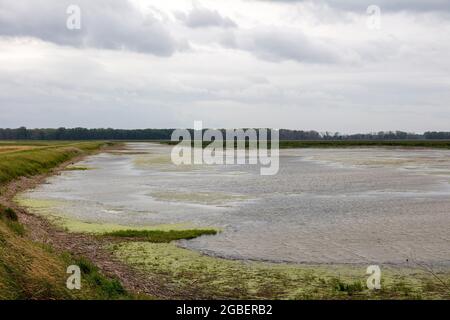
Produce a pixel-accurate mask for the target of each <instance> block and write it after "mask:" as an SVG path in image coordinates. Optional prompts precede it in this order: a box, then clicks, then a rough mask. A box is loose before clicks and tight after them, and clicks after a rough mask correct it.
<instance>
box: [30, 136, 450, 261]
mask: <svg viewBox="0 0 450 320" xmlns="http://www.w3.org/2000/svg"><path fill="white" fill-rule="evenodd" d="M128 148H129V149H130V151H131V152H124V153H122V154H121V153H114V154H99V155H95V156H92V157H89V158H87V159H86V160H85V161H83V162H81V163H79V164H77V165H80V166H87V167H89V168H92V169H91V170H85V171H67V172H64V173H63V174H61V175H59V176H55V177H51V178H49V180H48V183H47V184H44V185H41V186H40V187H38V188H37V189H35V190H33V191H31V192H28V193H26V194H24V195H22V197H24V198H26V199H28V200H29V203H31V204H32V202H33V200H35V201H36V203H37V202H39V201H40V204H41V205H42V203H44V202H43V200H45V201H46V202H45V203H46V205H47V206H48V208H47V209H48V210H53V211H54V213H56V214H62V215H64V216H66V217H70V218H71V219H77V220H80V221H83V222H89V223H94V222H95V223H109V224H120V225H125V226H140V227H142V226H145V225H153V226H154V225H155V224H165V225H167V224H189V225H194V226H199V227H205V226H213V227H218V228H221V229H222V230H223V232H222V233H221V234H219V235H217V236H212V237H211V236H208V237H201V238H197V239H194V240H190V241H182V242H181V243H180V245H181V246H183V247H188V248H192V249H195V250H199V251H201V252H205V253H208V254H211V255H218V256H222V257H228V258H236V259H254V260H269V261H286V262H295V263H364V264H366V263H378V264H382V263H384V264H386V263H393V264H403V263H405V262H406V259H408V260H409V261H425V262H427V263H429V264H432V265H445V266H448V265H450V232H449V230H450V185H449V183H450V151H448V150H426V149H399V148H396V149H392V148H391V149H384V148H367V149H362V148H360V149H295V150H294V149H290V150H282V151H281V159H280V171H279V173H278V174H277V175H275V176H261V175H260V174H259V167H258V166H248V165H239V166H238V165H236V166H184V167H176V166H174V165H173V164H172V163H171V162H170V156H169V155H170V150H171V148H170V147H168V146H162V145H157V144H150V143H130V144H129V145H128Z"/></svg>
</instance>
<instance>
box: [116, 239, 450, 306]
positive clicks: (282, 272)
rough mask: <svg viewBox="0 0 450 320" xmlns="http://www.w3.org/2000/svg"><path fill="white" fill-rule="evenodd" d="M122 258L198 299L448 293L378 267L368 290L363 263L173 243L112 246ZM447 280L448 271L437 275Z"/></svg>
mask: <svg viewBox="0 0 450 320" xmlns="http://www.w3.org/2000/svg"><path fill="white" fill-rule="evenodd" d="M111 250H112V251H113V252H114V254H115V255H116V256H117V257H118V258H119V259H120V260H121V261H123V262H125V263H127V264H129V265H131V266H132V267H134V268H136V269H138V270H140V271H143V272H145V273H146V274H148V276H149V277H152V278H154V279H157V280H155V281H159V282H160V283H158V285H160V286H162V288H167V289H168V290H171V288H177V290H178V291H179V295H180V297H186V296H189V297H192V298H199V299H202V298H203V299H208V298H209V299H227V298H235V299H386V298H390V299H424V298H426V299H435V298H448V297H449V296H450V291H449V290H448V287H445V286H444V285H442V283H440V282H439V281H438V280H437V279H436V278H434V277H433V276H432V275H430V274H427V273H426V272H424V271H422V270H416V269H399V268H394V267H383V266H382V267H381V268H382V278H381V283H382V289H381V290H376V291H372V290H369V289H367V287H366V281H367V277H368V276H367V275H366V274H365V272H366V267H367V266H341V265H294V264H275V263H263V262H251V261H239V260H227V259H222V258H216V257H211V256H205V255H202V254H201V253H198V252H195V251H191V250H187V249H183V248H179V247H177V246H176V245H175V244H173V243H149V242H123V243H120V244H115V245H111ZM439 276H440V278H441V279H444V281H447V283H450V282H449V280H450V274H449V273H448V272H447V273H443V274H441V275H439Z"/></svg>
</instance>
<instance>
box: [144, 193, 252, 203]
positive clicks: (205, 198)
mask: <svg viewBox="0 0 450 320" xmlns="http://www.w3.org/2000/svg"><path fill="white" fill-rule="evenodd" d="M150 196H151V197H153V198H154V199H156V200H160V201H171V202H185V203H186V202H187V203H194V204H204V205H218V204H224V203H226V202H233V201H242V200H246V199H248V197H244V196H241V195H234V194H227V193H222V192H179V191H164V192H153V193H151V194H150Z"/></svg>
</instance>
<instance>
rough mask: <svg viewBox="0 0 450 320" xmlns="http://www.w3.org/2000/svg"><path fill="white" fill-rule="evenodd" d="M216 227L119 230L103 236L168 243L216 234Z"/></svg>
mask: <svg viewBox="0 0 450 320" xmlns="http://www.w3.org/2000/svg"><path fill="white" fill-rule="evenodd" d="M215 234H217V230H214V229H192V230H170V231H161V230H119V231H113V232H107V233H104V234H103V236H107V237H117V238H133V239H139V240H146V241H149V242H153V243H168V242H171V241H175V240H181V239H194V238H197V237H200V236H202V235H215Z"/></svg>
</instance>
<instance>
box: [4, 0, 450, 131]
mask: <svg viewBox="0 0 450 320" xmlns="http://www.w3.org/2000/svg"><path fill="white" fill-rule="evenodd" d="M70 5H76V6H78V7H79V8H80V13H81V15H80V17H81V20H80V21H81V28H80V29H69V28H67V20H68V19H69V22H73V21H74V20H73V19H71V18H72V17H73V16H72V17H71V16H70V14H68V13H67V9H68V7H69V6H70ZM369 5H377V6H378V7H379V8H380V9H381V12H380V13H381V15H380V17H379V19H377V11H376V10H369V13H368V12H367V9H368V6H369ZM194 120H203V123H204V126H207V127H272V128H291V129H307V130H309V129H314V130H319V131H325V130H328V131H339V132H343V133H351V132H370V131H379V130H396V129H399V130H407V131H416V132H422V131H427V130H442V131H444V130H445V131H449V130H450V0H397V1H396V0H371V1H365V0H318V1H317V0H316V1H307V0H304V1H302V0H284V1H283V0H279V1H269V0H198V1H191V0H166V1H160V0H158V1H153V0H68V1H66V0H40V1H37V0H20V1H16V0H0V127H17V126H22V125H24V126H27V127H30V128H34V127H60V126H65V127H75V126H83V127H116V128H147V127H153V128H162V127H171V128H174V127H192V126H193V122H194Z"/></svg>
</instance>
